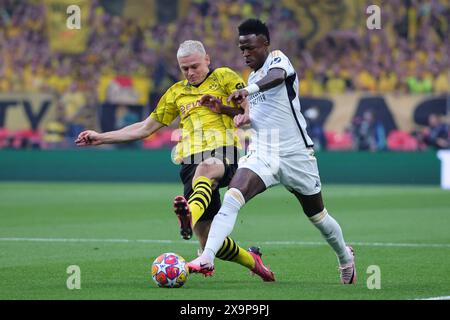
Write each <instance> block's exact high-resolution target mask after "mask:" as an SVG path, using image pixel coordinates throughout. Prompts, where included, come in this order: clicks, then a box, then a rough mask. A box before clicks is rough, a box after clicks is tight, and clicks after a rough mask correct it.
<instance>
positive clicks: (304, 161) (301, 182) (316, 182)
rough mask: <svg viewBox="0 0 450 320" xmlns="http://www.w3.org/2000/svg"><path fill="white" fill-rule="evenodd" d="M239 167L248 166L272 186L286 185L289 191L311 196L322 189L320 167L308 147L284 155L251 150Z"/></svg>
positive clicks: (267, 186) (266, 183)
mask: <svg viewBox="0 0 450 320" xmlns="http://www.w3.org/2000/svg"><path fill="white" fill-rule="evenodd" d="M239 168H247V169H250V170H252V171H253V172H254V173H256V174H257V175H258V176H259V177H260V178H261V179H262V180H263V182H264V184H265V185H266V188H270V187H272V186H275V185H277V184H280V183H281V184H282V185H284V186H285V187H286V188H287V189H288V190H289V191H293V190H295V191H297V192H298V193H300V194H302V195H305V196H309V195H313V194H316V193H319V192H320V190H321V183H320V176H319V169H318V167H317V159H316V157H315V156H314V150H313V149H312V148H307V149H303V150H299V151H298V152H296V153H294V154H289V155H284V156H278V155H276V156H274V155H268V154H267V153H258V152H257V151H253V152H249V153H248V154H247V155H245V156H244V157H242V158H241V159H240V160H239Z"/></svg>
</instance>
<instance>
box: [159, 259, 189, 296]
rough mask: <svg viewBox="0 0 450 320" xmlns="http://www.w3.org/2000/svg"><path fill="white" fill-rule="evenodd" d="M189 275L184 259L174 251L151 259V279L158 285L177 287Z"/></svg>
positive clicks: (183, 282)
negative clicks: (153, 259)
mask: <svg viewBox="0 0 450 320" xmlns="http://www.w3.org/2000/svg"><path fill="white" fill-rule="evenodd" d="M188 275H189V269H188V267H187V265H186V260H184V258H183V257H182V256H180V255H178V254H176V253H172V252H169V253H163V254H162V255H160V256H159V257H158V258H156V259H155V261H153V264H152V279H153V281H155V283H156V284H157V285H158V286H160V287H165V288H179V287H181V286H182V285H184V284H185V282H186V280H187V278H188Z"/></svg>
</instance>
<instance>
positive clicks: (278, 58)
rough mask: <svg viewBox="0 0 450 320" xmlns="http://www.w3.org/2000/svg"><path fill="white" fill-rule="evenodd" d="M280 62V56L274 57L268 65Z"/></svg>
mask: <svg viewBox="0 0 450 320" xmlns="http://www.w3.org/2000/svg"><path fill="white" fill-rule="evenodd" d="M280 62H281V58H280V57H276V58H275V59H273V60H272V62H271V63H270V65H274V64H276V63H280Z"/></svg>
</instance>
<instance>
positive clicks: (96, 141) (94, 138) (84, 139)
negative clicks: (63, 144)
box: [75, 130, 103, 147]
mask: <svg viewBox="0 0 450 320" xmlns="http://www.w3.org/2000/svg"><path fill="white" fill-rule="evenodd" d="M102 143H103V141H102V140H101V139H100V134H99V133H98V132H95V131H93V130H86V131H83V132H81V133H80V134H79V135H78V138H77V139H76V140H75V144H76V145H77V146H79V147H85V146H98V145H100V144H102Z"/></svg>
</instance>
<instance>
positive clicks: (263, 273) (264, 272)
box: [247, 247, 275, 282]
mask: <svg viewBox="0 0 450 320" xmlns="http://www.w3.org/2000/svg"><path fill="white" fill-rule="evenodd" d="M247 251H248V252H249V253H250V254H251V255H252V257H253V259H254V260H255V267H254V268H253V269H252V271H251V272H252V274H257V275H258V276H260V277H261V279H263V281H266V282H272V281H275V275H274V274H273V272H272V270H270V269H269V268H268V267H266V266H265V265H264V263H263V262H262V259H261V256H262V253H261V251H260V250H259V248H257V247H250V248H249V249H248V250H247Z"/></svg>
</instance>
